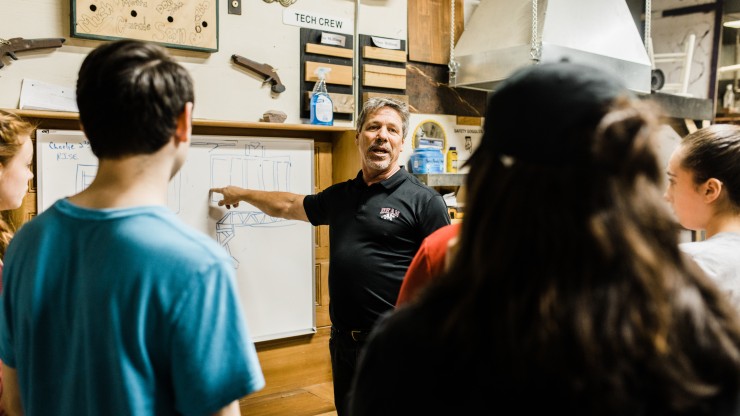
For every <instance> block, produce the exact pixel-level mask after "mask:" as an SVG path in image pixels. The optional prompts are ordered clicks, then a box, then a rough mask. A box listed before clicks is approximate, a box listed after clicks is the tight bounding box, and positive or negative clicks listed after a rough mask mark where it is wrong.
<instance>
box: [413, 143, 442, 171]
mask: <svg viewBox="0 0 740 416" xmlns="http://www.w3.org/2000/svg"><path fill="white" fill-rule="evenodd" d="M444 165H445V157H444V155H443V154H442V151H441V150H439V149H434V148H419V149H416V150H415V151H414V153H413V154H412V155H411V157H410V158H409V166H410V167H411V172H412V173H444Z"/></svg>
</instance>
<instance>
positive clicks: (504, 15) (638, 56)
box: [450, 0, 652, 94]
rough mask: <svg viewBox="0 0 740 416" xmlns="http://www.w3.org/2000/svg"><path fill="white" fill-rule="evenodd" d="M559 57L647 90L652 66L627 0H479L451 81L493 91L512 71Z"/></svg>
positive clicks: (457, 49)
mask: <svg viewBox="0 0 740 416" xmlns="http://www.w3.org/2000/svg"><path fill="white" fill-rule="evenodd" d="M533 39H534V42H533ZM563 58H566V59H568V60H569V61H571V62H576V63H581V64H585V65H591V66H595V67H599V68H602V69H604V70H606V71H609V72H612V73H613V74H615V75H616V76H618V77H619V78H621V79H622V81H623V82H624V84H625V85H626V86H627V88H629V89H631V90H633V91H636V92H641V93H647V94H649V93H650V77H651V70H652V65H651V63H650V58H649V57H648V54H647V50H646V49H645V45H644V44H643V42H642V39H641V37H640V33H639V32H638V30H637V26H636V25H635V21H634V20H633V18H632V15H631V13H630V11H629V8H628V7H627V4H626V2H625V0H551V1H548V0H481V2H480V4H479V5H478V7H477V8H476V9H475V11H474V12H473V14H472V15H471V16H470V18H469V19H468V22H467V23H466V27H465V30H464V31H463V33H462V34H461V35H460V38H459V40H458V42H457V45H456V46H455V48H454V61H455V62H457V63H458V64H459V67H458V69H457V71H455V72H452V71H451V73H450V75H451V76H450V85H451V86H453V87H464V88H471V89H478V90H484V91H491V90H494V89H495V87H496V84H498V83H499V82H500V81H502V80H504V79H506V78H507V77H508V76H509V75H510V74H511V73H512V72H513V71H515V70H516V69H519V68H521V67H524V66H527V65H533V64H537V63H544V62H557V61H560V60H562V59H563Z"/></svg>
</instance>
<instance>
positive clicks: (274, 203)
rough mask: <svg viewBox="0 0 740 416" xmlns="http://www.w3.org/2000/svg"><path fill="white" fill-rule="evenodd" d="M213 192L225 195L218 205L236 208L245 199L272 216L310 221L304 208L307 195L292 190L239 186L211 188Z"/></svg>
mask: <svg viewBox="0 0 740 416" xmlns="http://www.w3.org/2000/svg"><path fill="white" fill-rule="evenodd" d="M211 192H216V193H219V194H221V195H223V199H222V200H220V201H218V205H219V206H224V205H225V206H226V208H228V209H231V207H232V206H234V208H236V207H238V206H239V202H241V201H244V202H247V203H249V204H252V205H254V206H255V207H257V208H258V209H259V210H260V211H262V212H264V213H265V214H267V215H269V216H271V217H278V218H285V219H288V220H301V221H308V216H307V215H306V210H305V209H304V208H303V198H305V197H306V196H305V195H299V194H293V193H290V192H277V191H258V190H255V189H244V188H239V187H238V186H226V187H223V188H211Z"/></svg>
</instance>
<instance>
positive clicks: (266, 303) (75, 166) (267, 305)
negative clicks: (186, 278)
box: [36, 130, 316, 341]
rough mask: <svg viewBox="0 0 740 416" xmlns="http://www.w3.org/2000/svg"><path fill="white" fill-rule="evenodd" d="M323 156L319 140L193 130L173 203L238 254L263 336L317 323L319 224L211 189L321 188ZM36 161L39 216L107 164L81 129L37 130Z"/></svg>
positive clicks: (249, 305)
mask: <svg viewBox="0 0 740 416" xmlns="http://www.w3.org/2000/svg"><path fill="white" fill-rule="evenodd" d="M313 162H314V144H313V140H311V139H289V138H261V137H235V136H206V135H193V137H192V141H191V145H190V148H189V152H188V155H187V157H186V160H185V163H184V164H183V166H182V167H181V169H180V170H179V172H178V173H177V174H176V175H174V176H173V178H172V179H171V181H170V183H169V186H168V190H167V205H168V207H169V208H170V209H171V210H172V211H173V212H174V213H175V214H176V215H177V216H178V217H179V218H180V219H181V220H182V221H183V223H185V224H187V225H189V226H191V227H193V228H195V229H196V230H199V231H201V232H203V233H204V234H206V235H208V236H210V237H211V238H212V239H213V240H214V241H215V242H217V243H218V244H219V245H221V246H222V247H223V248H224V250H225V251H226V254H227V255H229V256H230V258H231V260H232V264H233V266H234V270H235V274H236V283H237V290H238V294H239V297H240V300H241V303H242V306H243V309H244V313H245V316H246V317H247V321H248V324H249V327H250V332H251V333H252V337H253V339H254V340H255V341H264V340H271V339H277V338H285V337H289V336H294V335H301V334H308V333H313V332H315V331H316V327H315V286H314V285H315V276H314V273H315V264H314V261H315V259H314V253H313V250H314V232H315V231H314V229H313V227H312V226H311V224H309V223H307V222H304V221H290V220H284V219H281V218H274V217H271V216H269V215H267V214H265V213H264V212H262V211H260V210H259V209H257V208H256V207H254V206H252V205H251V204H248V203H246V202H242V203H240V204H239V207H237V208H234V207H232V209H226V207H220V206H218V201H219V200H220V199H221V197H222V195H220V194H217V193H211V192H210V189H212V188H221V187H225V186H229V185H234V186H239V187H242V188H249V189H259V190H265V191H284V192H292V193H296V194H303V195H306V194H311V193H313V191H314V183H313V181H314V174H313V173H314V167H313ZM36 164H37V165H36V180H37V204H38V213H39V214H41V213H42V212H43V211H44V210H46V209H48V208H49V207H50V206H51V205H52V204H53V203H54V202H55V201H56V200H58V199H60V198H64V197H67V196H71V195H74V194H76V193H78V192H81V191H82V190H84V189H85V188H87V187H88V186H89V185H90V184H91V183H92V180H93V179H94V177H95V175H96V173H97V169H98V160H97V158H96V157H95V155H94V154H93V153H92V150H91V149H90V144H89V142H88V141H87V139H86V137H85V136H84V134H83V133H82V132H81V131H72V130H37V132H36ZM142 232H146V230H142ZM193 255H198V253H193Z"/></svg>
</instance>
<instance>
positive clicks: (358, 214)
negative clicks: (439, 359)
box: [211, 98, 450, 415]
mask: <svg viewBox="0 0 740 416" xmlns="http://www.w3.org/2000/svg"><path fill="white" fill-rule="evenodd" d="M408 124H409V111H408V106H407V105H406V104H405V103H403V102H401V101H397V100H394V99H389V98H372V99H370V100H368V101H367V102H365V105H364V106H363V109H362V112H361V113H360V115H359V117H358V120H357V125H358V132H357V135H356V136H355V144H356V145H357V149H358V151H359V154H360V158H361V162H362V170H361V171H360V172H359V173H358V174H357V177H355V178H354V179H351V180H349V181H347V182H343V183H338V184H335V185H332V186H330V187H329V188H327V189H325V190H324V191H322V192H319V193H318V194H315V195H297V194H293V193H289V192H267V191H258V190H252V189H243V188H238V187H234V186H227V187H224V188H213V189H211V191H212V192H216V193H220V194H222V195H223V199H222V200H221V201H220V202H219V203H218V204H219V205H222V206H223V205H225V206H226V207H227V208H231V206H234V207H237V206H238V205H239V202H240V201H245V202H248V203H250V204H252V205H254V206H255V207H257V208H258V209H260V210H262V211H263V212H264V213H266V214H267V215H270V216H273V217H280V218H286V219H292V220H303V221H310V222H311V224H313V225H327V224H328V225H329V238H330V246H331V251H330V259H329V262H330V267H329V297H330V305H329V315H330V317H331V322H332V328H331V339H330V341H329V350H330V352H331V361H332V373H333V379H334V403H335V406H336V408H337V413H338V414H339V415H342V414H345V413H346V403H347V397H346V396H347V393H348V392H349V388H350V383H351V381H352V374H353V372H354V370H355V367H356V360H357V356H358V354H359V351H360V348H361V347H362V345H363V343H364V340H365V337H366V336H367V334H368V332H369V331H370V329H371V328H372V327H373V325H374V324H375V321H376V320H377V319H378V317H379V316H380V315H382V314H383V313H385V312H387V311H389V310H391V309H393V307H394V305H395V303H396V298H397V297H398V291H399V289H400V287H401V282H402V280H403V276H404V274H405V273H406V269H407V268H408V266H409V264H410V263H411V259H412V258H413V257H414V254H416V251H417V249H418V248H419V245H420V244H421V242H422V240H423V239H424V238H425V237H426V236H427V235H429V234H431V233H432V232H433V231H435V230H436V229H437V228H439V227H442V226H443V225H446V224H449V223H450V218H449V215H448V213H447V206H446V205H445V203H444V200H443V199H442V196H441V195H440V194H439V193H438V192H437V191H435V190H433V189H431V188H429V187H427V186H426V185H424V184H422V183H421V182H419V181H418V180H417V179H416V177H414V176H412V175H410V174H409V173H408V172H407V171H406V170H404V169H401V166H400V165H399V164H398V155H399V154H400V153H401V151H402V149H403V143H404V140H405V137H406V133H407V131H408Z"/></svg>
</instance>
